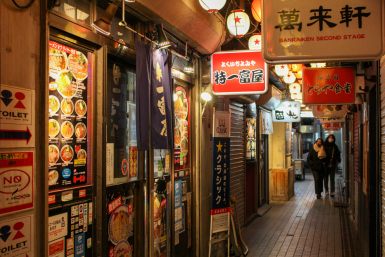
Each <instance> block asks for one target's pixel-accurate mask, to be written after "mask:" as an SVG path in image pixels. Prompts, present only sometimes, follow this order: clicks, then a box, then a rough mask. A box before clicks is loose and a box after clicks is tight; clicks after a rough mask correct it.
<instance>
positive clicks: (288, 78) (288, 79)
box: [283, 71, 296, 84]
mask: <svg viewBox="0 0 385 257" xmlns="http://www.w3.org/2000/svg"><path fill="white" fill-rule="evenodd" d="M295 80H296V78H295V76H294V74H293V72H291V71H289V73H288V74H287V75H286V76H284V77H283V81H285V83H288V84H291V83H294V81H295Z"/></svg>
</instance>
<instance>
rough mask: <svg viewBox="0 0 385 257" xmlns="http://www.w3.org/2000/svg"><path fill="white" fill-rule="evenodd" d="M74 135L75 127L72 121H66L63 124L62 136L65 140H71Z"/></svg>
mask: <svg viewBox="0 0 385 257" xmlns="http://www.w3.org/2000/svg"><path fill="white" fill-rule="evenodd" d="M73 134H74V125H73V124H72V123H71V122H70V121H64V122H63V123H62V124H61V135H62V136H63V137H64V138H70V137H72V135H73Z"/></svg>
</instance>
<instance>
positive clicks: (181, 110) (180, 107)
mask: <svg viewBox="0 0 385 257" xmlns="http://www.w3.org/2000/svg"><path fill="white" fill-rule="evenodd" d="M175 94H176V96H177V97H178V98H177V99H176V101H175V102H174V109H175V116H176V117H177V118H178V119H180V120H185V119H187V113H188V102H187V97H186V95H185V93H184V92H183V91H182V90H179V91H178V88H177V91H176V93H175Z"/></svg>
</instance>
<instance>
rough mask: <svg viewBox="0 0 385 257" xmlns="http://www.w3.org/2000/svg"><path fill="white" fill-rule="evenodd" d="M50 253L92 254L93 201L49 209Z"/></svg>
mask: <svg viewBox="0 0 385 257" xmlns="http://www.w3.org/2000/svg"><path fill="white" fill-rule="evenodd" d="M48 241H49V243H48V253H49V255H48V256H49V257H57V256H74V257H78V256H79V257H80V256H92V202H91V201H88V202H83V203H77V204H75V205H68V206H65V207H63V208H58V209H53V210H50V211H49V218H48Z"/></svg>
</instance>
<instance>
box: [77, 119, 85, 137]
mask: <svg viewBox="0 0 385 257" xmlns="http://www.w3.org/2000/svg"><path fill="white" fill-rule="evenodd" d="M86 134H87V127H86V125H84V123H83V122H79V123H78V124H76V126H75V135H76V137H77V138H84V137H85V136H86Z"/></svg>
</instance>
